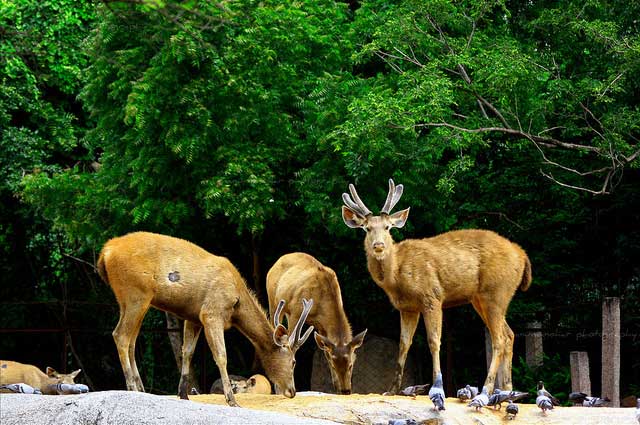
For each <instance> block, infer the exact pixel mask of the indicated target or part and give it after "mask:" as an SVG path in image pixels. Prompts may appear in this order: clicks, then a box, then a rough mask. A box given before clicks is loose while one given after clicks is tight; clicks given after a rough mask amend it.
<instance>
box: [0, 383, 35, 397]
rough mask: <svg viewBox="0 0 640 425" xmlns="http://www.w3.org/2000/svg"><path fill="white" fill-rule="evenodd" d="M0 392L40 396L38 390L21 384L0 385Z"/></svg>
mask: <svg viewBox="0 0 640 425" xmlns="http://www.w3.org/2000/svg"><path fill="white" fill-rule="evenodd" d="M0 390H9V391H11V392H13V393H20V394H42V391H40V390H39V389H38V388H33V387H32V386H31V385H27V384H25V383H23V382H19V383H17V384H6V385H0Z"/></svg>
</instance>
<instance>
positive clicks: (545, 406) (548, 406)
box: [536, 389, 553, 415]
mask: <svg viewBox="0 0 640 425" xmlns="http://www.w3.org/2000/svg"><path fill="white" fill-rule="evenodd" d="M545 393H547V392H546V391H545V390H544V389H542V390H538V397H537V398H536V405H537V406H538V407H539V408H540V409H542V413H544V414H545V415H546V414H547V410H553V402H552V401H551V398H550V397H549V396H548V395H545ZM547 394H548V393H547Z"/></svg>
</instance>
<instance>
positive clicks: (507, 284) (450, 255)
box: [342, 192, 531, 393]
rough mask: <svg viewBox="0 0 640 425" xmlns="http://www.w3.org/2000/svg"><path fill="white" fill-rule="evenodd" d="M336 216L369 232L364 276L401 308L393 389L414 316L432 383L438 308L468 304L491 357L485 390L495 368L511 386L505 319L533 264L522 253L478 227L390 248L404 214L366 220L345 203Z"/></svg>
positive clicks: (526, 283)
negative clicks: (423, 335)
mask: <svg viewBox="0 0 640 425" xmlns="http://www.w3.org/2000/svg"><path fill="white" fill-rule="evenodd" d="M400 193H401V192H400ZM342 215H343V219H344V221H345V224H347V225H348V226H350V227H362V228H363V229H365V230H366V231H367V235H366V237H365V241H364V244H365V252H366V254H367V266H368V269H369V272H370V273H371V276H372V277H373V279H374V281H375V282H376V284H378V286H380V287H381V288H382V289H383V290H384V291H385V292H386V294H387V296H388V297H389V300H390V301H391V303H392V304H393V306H394V307H395V308H397V309H398V310H400V324H401V329H400V351H399V355H398V363H397V369H396V371H397V373H396V381H395V383H394V385H393V387H392V389H391V391H392V392H394V393H397V392H398V390H399V389H400V383H401V379H402V372H403V369H404V364H405V360H406V356H407V352H408V351H409V347H410V346H411V342H412V339H413V335H414V333H415V329H416V326H417V324H418V320H419V318H420V315H422V316H423V319H424V323H425V326H426V329H427V340H428V344H429V349H430V351H431V356H432V360H433V378H434V380H435V376H436V374H437V373H438V372H440V335H441V332H442V309H443V308H447V307H453V306H457V305H461V304H468V303H471V304H472V305H473V307H474V309H475V310H476V311H477V312H478V314H479V315H480V317H481V318H482V320H483V321H484V323H485V324H486V325H487V327H488V329H489V331H490V333H491V341H492V347H493V356H492V360H491V365H490V367H489V371H488V374H487V378H486V380H485V384H484V385H485V386H487V388H488V390H489V393H491V392H492V391H493V387H494V383H495V379H496V375H497V370H498V368H499V367H500V368H501V372H502V379H503V381H504V382H502V383H501V386H500V388H502V389H511V386H512V384H511V362H512V357H513V339H514V334H513V331H512V330H511V329H510V328H509V326H508V324H507V322H506V320H505V315H506V313H507V309H508V307H509V303H510V302H511V298H512V297H513V295H514V293H515V291H516V289H518V288H520V289H521V290H523V291H524V290H526V289H527V288H528V287H529V285H530V283H531V263H530V262H529V258H528V257H527V254H526V253H525V252H524V250H522V248H520V246H518V245H517V244H515V243H513V242H510V241H509V240H507V239H505V238H503V237H502V236H499V235H498V234H496V233H494V232H491V231H488V230H476V229H469V230H457V231H451V232H447V233H444V234H441V235H438V236H434V237H432V238H426V239H407V240H405V241H402V242H400V243H397V244H396V243H394V241H393V239H392V237H391V234H390V233H389V230H390V229H391V228H392V227H402V226H403V225H404V223H405V222H406V219H407V217H408V215H409V209H406V210H403V211H399V212H397V213H394V214H392V215H389V214H382V215H380V216H373V215H368V216H366V217H365V216H363V215H362V214H360V213H359V212H357V211H354V210H352V209H350V208H349V207H347V206H343V207H342Z"/></svg>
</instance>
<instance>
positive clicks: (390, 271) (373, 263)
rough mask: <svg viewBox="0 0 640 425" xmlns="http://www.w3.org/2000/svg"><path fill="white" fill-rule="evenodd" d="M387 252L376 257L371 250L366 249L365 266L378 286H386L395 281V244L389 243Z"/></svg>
mask: <svg viewBox="0 0 640 425" xmlns="http://www.w3.org/2000/svg"><path fill="white" fill-rule="evenodd" d="M388 250H389V252H387V254H386V255H385V256H384V258H382V259H378V258H376V257H375V256H374V255H373V254H372V253H371V252H368V251H367V268H368V269H369V273H370V274H371V277H372V278H373V280H374V281H375V282H376V283H377V284H378V286H380V287H383V288H384V287H388V286H390V285H393V284H394V282H395V275H396V268H397V258H396V246H395V244H394V245H391V246H390V247H389V248H388Z"/></svg>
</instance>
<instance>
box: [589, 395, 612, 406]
mask: <svg viewBox="0 0 640 425" xmlns="http://www.w3.org/2000/svg"><path fill="white" fill-rule="evenodd" d="M610 401H611V400H610V399H609V398H608V397H605V398H600V397H589V396H587V397H585V398H584V401H583V402H582V405H583V406H584V407H602V406H604V405H605V404H606V403H608V402H610Z"/></svg>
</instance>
